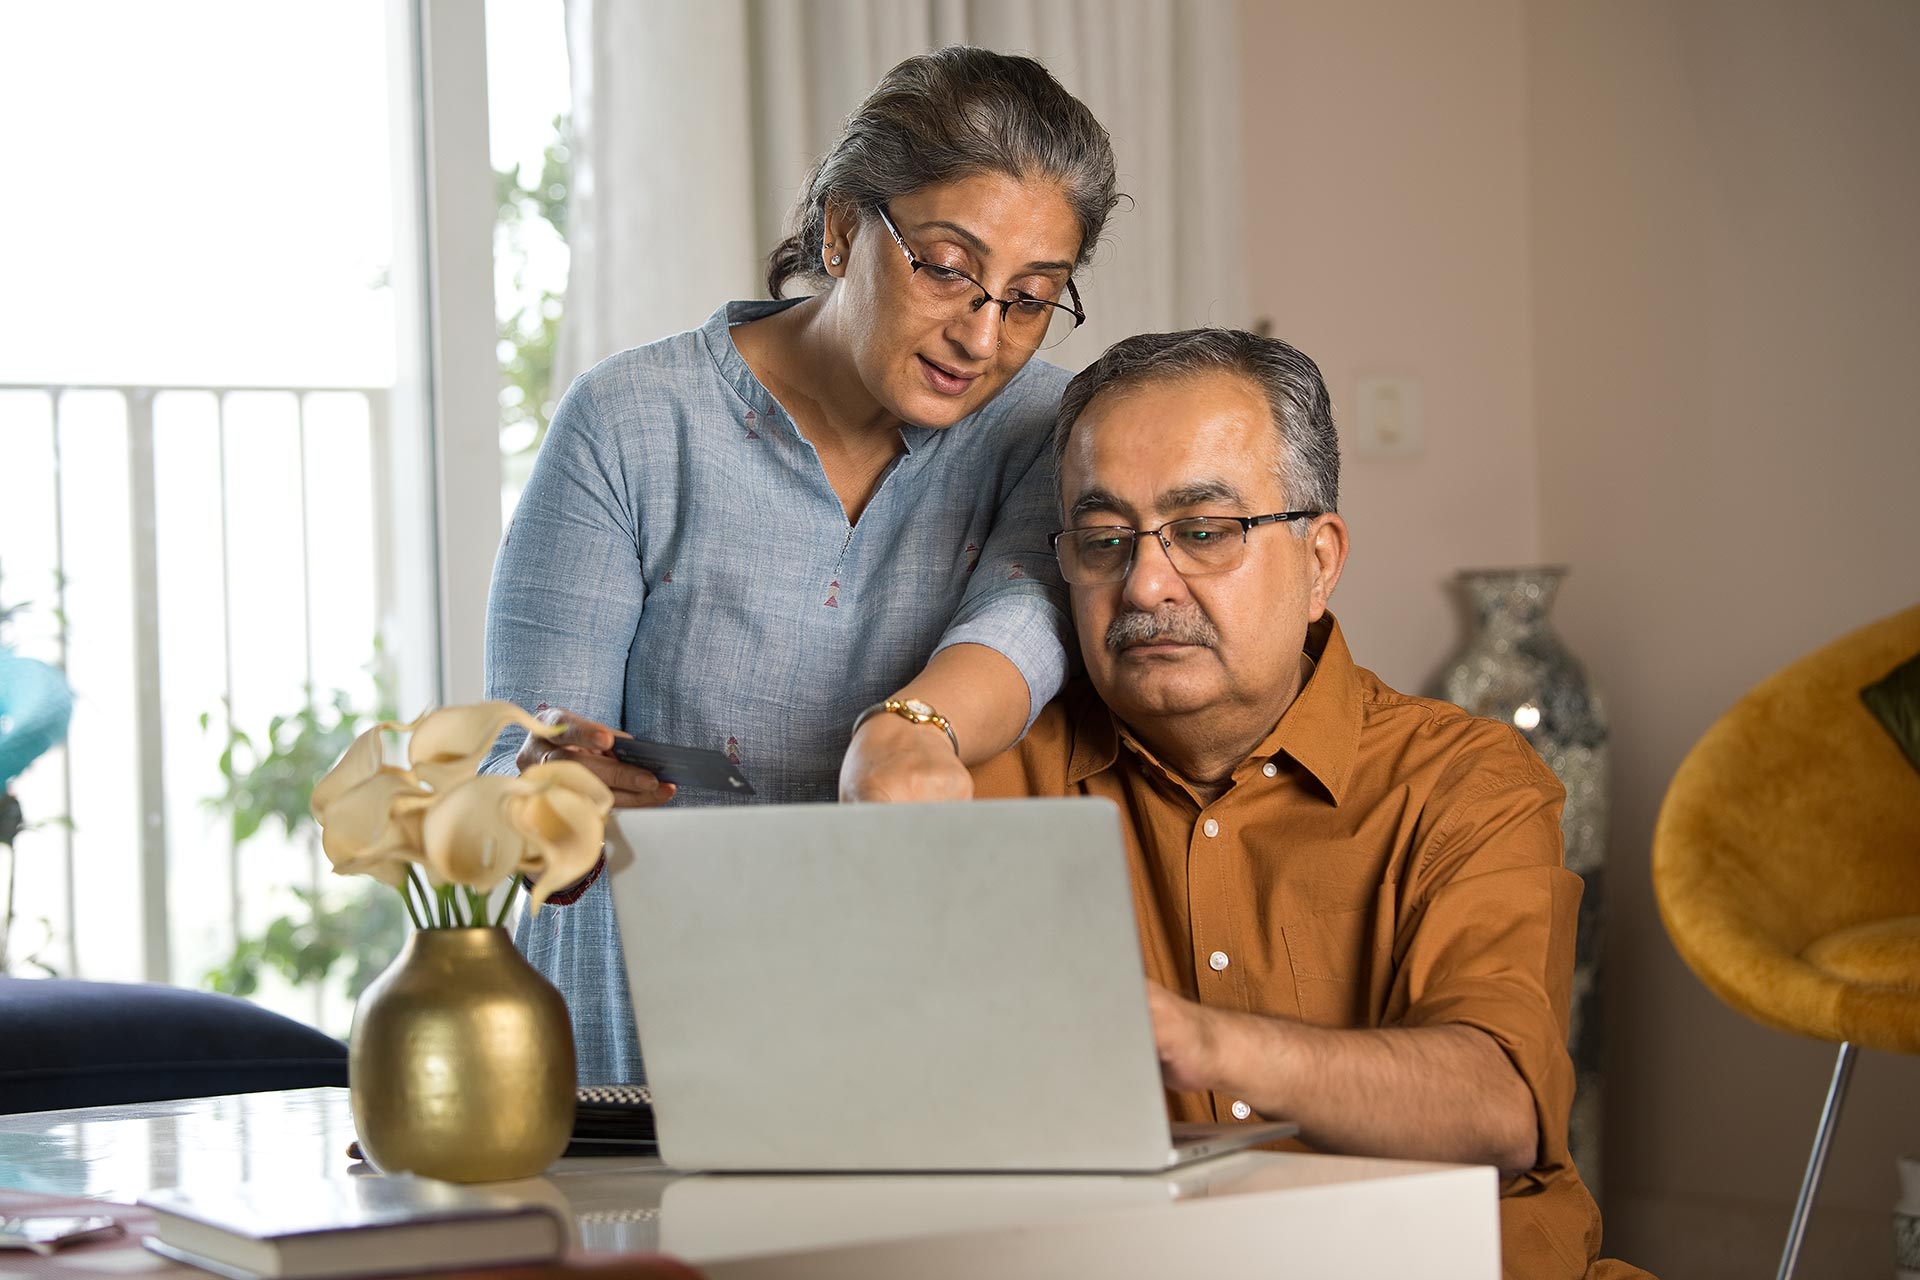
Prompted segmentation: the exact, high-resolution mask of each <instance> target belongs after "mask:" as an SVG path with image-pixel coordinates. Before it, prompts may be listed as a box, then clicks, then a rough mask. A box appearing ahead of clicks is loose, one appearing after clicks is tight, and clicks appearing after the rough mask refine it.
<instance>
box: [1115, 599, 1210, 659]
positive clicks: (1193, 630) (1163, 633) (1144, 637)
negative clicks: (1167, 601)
mask: <svg viewBox="0 0 1920 1280" xmlns="http://www.w3.org/2000/svg"><path fill="white" fill-rule="evenodd" d="M1106 641H1107V648H1108V650H1110V651H1111V652H1113V653H1119V652H1120V651H1121V650H1122V649H1130V648H1132V647H1133V646H1134V645H1137V644H1195V645H1203V646H1205V647H1206V648H1209V649H1213V648H1218V647H1219V644H1220V633H1219V632H1218V631H1216V630H1214V627H1213V624H1212V623H1211V622H1208V621H1207V616H1206V615H1205V614H1203V613H1201V612H1200V610H1199V609H1197V608H1194V607H1191V606H1189V607H1187V608H1184V609H1162V610H1161V611H1160V612H1158V613H1142V612H1140V611H1139V610H1137V609H1136V610H1133V611H1131V612H1128V613H1123V614H1121V615H1120V616H1119V617H1117V618H1115V619H1114V620H1113V621H1112V622H1111V623H1109V624H1108V625H1107V636H1106Z"/></svg>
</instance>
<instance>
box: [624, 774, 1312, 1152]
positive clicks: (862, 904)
mask: <svg viewBox="0 0 1920 1280" xmlns="http://www.w3.org/2000/svg"><path fill="white" fill-rule="evenodd" d="M608 855H609V859H608V861H609V867H610V869H611V886H612V891H613V901H614V909H615V912H616V913H617V915H618V918H619V924H620V937H621V942H622V945H623V946H624V948H625V950H626V963H627V980H628V983H629V985H630V988H631V990H632V994H633V1011H634V1019H635V1022H636V1023H637V1024H638V1026H639V1031H640V1045H641V1051H642V1054H643V1055H644V1057H645V1060H646V1067H647V1078H648V1083H649V1084H650V1085H651V1086H652V1090H653V1102H654V1111H655V1121H656V1125H657V1127H658V1132H659V1137H660V1153H661V1156H662V1157H663V1158H664V1159H665V1160H666V1162H667V1163H668V1164H670V1165H672V1166H673V1167H675V1168H678V1169H708V1170H788V1171H801V1170H806V1171H825V1170H838V1171H916V1172H920V1171H925V1172H931V1171H943V1172H961V1171H967V1172H985V1171H1010V1170H1022V1171H1030V1172H1032V1171H1057V1172H1085V1171H1103V1172H1129V1171H1131V1172H1145V1171H1158V1170H1162V1169H1169V1168H1173V1167H1175V1166H1178V1165H1181V1164H1184V1163H1187V1162H1190V1161H1193V1160H1198V1159H1202V1158H1204V1157H1207V1156H1212V1155H1217V1154H1220V1153H1221V1152H1225V1151H1232V1150H1236V1149H1238V1148H1241V1147H1247V1146H1252V1145H1253V1144H1255V1143H1260V1142H1269V1141H1272V1140H1274V1139H1276V1138H1283V1137H1288V1136H1291V1135H1292V1134H1293V1133H1295V1132H1296V1131H1297V1129H1296V1126H1294V1125H1292V1124H1286V1123H1261V1124H1227V1125H1206V1126H1177V1127H1171V1128H1170V1126H1169V1124H1168V1120H1167V1112H1166V1103H1165V1095H1164V1094H1163V1093H1162V1090H1161V1085H1160V1068H1159V1059H1158V1056H1157V1054H1156V1053H1155V1050H1154V1042H1153V1029H1152V1024H1151V1022H1150V1021H1149V1018H1148V1014H1147V999H1146V988H1145V984H1144V979H1143V976H1142V966H1141V961H1140V945H1139V940H1138V938H1137V936H1136V934H1135V931H1134V930H1135V926H1134V915H1133V901H1132V893H1131V890H1130V888H1129V886H1128V879H1127V864H1126V853H1125V850H1124V848H1123V846H1122V844H1121V836H1120V819H1119V814H1118V812H1117V811H1116V810H1115V809H1114V808H1113V806H1112V805H1110V804H1108V803H1107V802H1106V801H1103V800H1082V799H1075V800H1011V801H991V802H974V803H963V804H901V805H753V806H737V807H736V806H728V807H713V808H694V807H688V808H684V809H671V808H670V809H654V810H642V811H634V812H625V813H622V814H620V815H619V816H618V817H617V819H616V821H615V822H614V824H613V825H612V827H610V828H609V831H608Z"/></svg>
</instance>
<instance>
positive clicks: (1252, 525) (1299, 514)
mask: <svg viewBox="0 0 1920 1280" xmlns="http://www.w3.org/2000/svg"><path fill="white" fill-rule="evenodd" d="M1325 514H1327V513H1326V512H1324V511H1275V512H1273V513H1271V514H1269V515H1264V516H1181V517H1180V518H1179V519H1178V520H1169V521H1167V522H1166V523H1165V524H1163V525H1161V526H1160V527H1159V528H1157V529H1131V528H1128V527H1127V526H1126V525H1123V524H1093V525H1086V526H1084V527H1082V528H1078V529H1060V530H1057V531H1055V532H1054V534H1053V536H1052V537H1050V538H1048V539H1047V545H1048V546H1049V547H1051V548H1053V558H1054V559H1056V560H1059V559H1060V539H1062V538H1064V537H1066V536H1067V535H1068V534H1070V533H1115V534H1119V533H1124V534H1129V535H1131V536H1132V538H1133V542H1132V544H1131V545H1130V546H1128V548H1127V563H1126V566H1125V567H1124V568H1123V569H1121V571H1120V576H1119V577H1117V578H1106V579H1102V580H1100V581H1097V582H1083V583H1079V584H1077V585H1079V586H1105V585H1107V584H1109V583H1114V582H1125V581H1126V580H1127V575H1128V574H1130V573H1132V572H1133V558H1134V557H1135V556H1136V555H1138V554H1140V539H1142V538H1147V537H1151V538H1156V539H1158V540H1159V542H1160V547H1161V549H1162V550H1163V551H1165V552H1166V553H1167V562H1168V563H1169V564H1172V565H1173V569H1174V572H1175V573H1178V574H1179V575H1180V576H1181V577H1183V578H1185V577H1202V578H1203V577H1206V576H1208V575H1209V574H1212V573H1228V572H1231V570H1228V569H1203V570H1201V571H1200V572H1199V573H1190V572H1189V571H1188V570H1186V569H1182V568H1181V567H1180V565H1179V564H1178V562H1176V561H1175V560H1174V558H1173V542H1172V541H1171V540H1170V539H1169V538H1168V537H1167V535H1166V530H1168V529H1171V528H1173V527H1174V526H1175V525H1177V524H1192V523H1194V522H1196V521H1203V520H1213V521H1218V522H1220V523H1222V524H1237V525H1239V526H1240V545H1241V546H1245V545H1246V542H1247V535H1248V534H1250V533H1252V532H1253V531H1254V529H1256V528H1258V527H1259V526H1261V525H1263V524H1287V523H1289V522H1291V521H1294V520H1311V519H1313V518H1314V517H1316V516H1323V515H1325ZM1060 568H1061V574H1062V576H1065V573H1066V562H1065V561H1061V566H1060Z"/></svg>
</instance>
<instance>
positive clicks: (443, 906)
mask: <svg viewBox="0 0 1920 1280" xmlns="http://www.w3.org/2000/svg"><path fill="white" fill-rule="evenodd" d="M436 892H438V894H439V896H440V927H441V928H442V929H458V928H459V927H460V906H459V904H458V903H456V902H455V901H454V900H453V886H452V885H450V884H443V885H441V886H440V887H439V889H438V890H437V891H436Z"/></svg>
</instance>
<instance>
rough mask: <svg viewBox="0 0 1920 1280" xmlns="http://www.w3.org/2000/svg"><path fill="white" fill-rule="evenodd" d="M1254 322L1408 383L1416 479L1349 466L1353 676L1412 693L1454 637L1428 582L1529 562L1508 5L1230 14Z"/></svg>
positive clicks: (1411, 470)
mask: <svg viewBox="0 0 1920 1280" xmlns="http://www.w3.org/2000/svg"><path fill="white" fill-rule="evenodd" d="M1243 12H1244V17H1245V20H1246V42H1245V45H1244V49H1245V63H1244V66H1243V68H1242V72H1241V74H1242V77H1243V80H1242V83H1243V84H1244V86H1245V90H1244V92H1245V94H1246V96H1247V119H1246V123H1245V127H1244V136H1245V139H1246V147H1247V151H1248V156H1247V173H1246V182H1247V206H1248V213H1247V229H1248V237H1249V241H1250V250H1249V254H1250V257H1249V264H1248V265H1249V274H1250V277H1251V295H1252V297H1251V301H1252V305H1253V308H1254V314H1255V315H1259V316H1266V317H1271V319H1272V321H1273V332H1274V335H1275V336H1276V337H1281V338H1285V339H1287V340H1288V341H1289V342H1292V343H1293V344H1294V345H1296V346H1298V347H1299V348H1300V349H1301V350H1302V351H1304V352H1306V353H1307V354H1308V355H1310V356H1312V357H1313V358H1314V359H1315V360H1317V361H1319V363H1320V367H1321V369H1322V371H1323V372H1324V373H1325V374H1326V378H1327V386H1328V388H1329V390H1330V391H1331V392H1332V395H1333V401H1334V415H1335V420H1336V421H1339V422H1341V424H1342V426H1343V428H1344V426H1345V425H1346V424H1345V419H1344V418H1343V416H1342V413H1343V410H1344V409H1345V408H1346V406H1347V405H1348V404H1349V403H1350V402H1351V401H1352V399H1353V394H1354V381H1355V379H1356V378H1358V377H1360V376H1363V375H1366V374H1373V373H1387V374H1399V375H1409V376H1412V377H1414V378H1416V379H1418V380H1419V383H1420V387H1421V395H1422V398H1423V401H1424V410H1425V413H1424V417H1425V435H1426V448H1425V451H1424V452H1423V454H1422V455H1421V456H1420V457H1418V458H1412V459H1392V460H1378V461H1367V460H1363V459H1358V458H1355V457H1353V456H1352V455H1351V453H1349V456H1348V458H1347V460H1346V466H1345V474H1344V475H1343V477H1342V480H1343V483H1342V485H1341V504H1340V506H1341V510H1342V511H1343V512H1344V513H1345V514H1346V516H1347V519H1348V520H1349V522H1350V523H1351V525H1352V528H1353V558H1352V559H1351V560H1350V561H1349V563H1348V566H1347V572H1346V577H1345V579H1344V581H1343V582H1342V584H1341V586H1340V590H1339V594H1338V595H1337V596H1336V598H1335V600H1334V609H1335V611H1336V612H1337V613H1338V614H1339V617H1340V622H1341V626H1342V627H1344V628H1345V629H1346V631H1347V636H1348V639H1349V641H1350V642H1351V643H1352V645H1353V651H1354V655H1355V656H1356V657H1357V658H1358V659H1359V660H1360V662H1362V663H1363V664H1365V665H1366V666H1369V667H1372V668H1373V669H1374V670H1375V671H1378V672H1379V673H1380V674H1381V675H1382V676H1383V677H1384V678H1386V679H1387V680H1388V681H1389V682H1391V683H1393V684H1397V685H1399V686H1400V687H1402V688H1409V689H1414V690H1416V691H1417V690H1419V689H1420V688H1422V687H1423V686H1425V685H1426V684H1427V683H1428V681H1429V680H1430V679H1431V677H1432V676H1433V675H1434V674H1435V673H1436V671H1437V670H1438V669H1439V668H1440V667H1441V665H1442V664H1443V663H1444V662H1445V660H1446V659H1447V657H1448V656H1449V653H1450V651H1451V650H1452V649H1453V648H1454V647H1455V646H1456V644H1457V642H1458V640H1459V639H1461V633H1460V629H1459V625H1458V623H1457V621H1456V618H1455V609H1454V605H1453V603H1452V599H1453V597H1452V596H1451V594H1450V593H1449V591H1448V589H1447V586H1446V584H1447V582H1448V580H1449V579H1450V578H1451V576H1452V575H1453V573H1454V572H1455V571H1457V570H1459V569H1462V568H1466V567H1469V566H1482V567H1485V566H1488V565H1498V564H1513V563H1526V562H1530V561H1532V560H1533V559H1534V558H1535V557H1536V556H1537V554H1538V544H1539V530H1538V512H1537V498H1536V495H1537V484H1536V481H1535V465H1534V440H1533V406H1532V397H1533V390H1532V381H1531V369H1532V358H1531V349H1530V344H1531V338H1530V335H1529V331H1528V323H1527V307H1528V285H1527V269H1528V264H1527V254H1526V242H1527V215H1526V116H1525V112H1524V111H1523V110H1522V106H1523V103H1524V100H1525V90H1526V76H1525V67H1524V62H1523V58H1522V48H1523V43H1524V32H1523V29H1522V25H1521V22H1520V10H1519V7H1518V5H1517V4H1516V3H1512V2H1509V0H1449V2H1448V3H1447V4H1445V5H1435V4H1425V3H1421V2H1420V0H1407V2H1405V3H1394V4H1368V5H1365V6H1356V5H1344V4H1330V3H1324V2H1321V0H1302V2H1298V3H1292V2H1290V3H1284V4H1281V3H1275V4H1261V3H1249V4H1247V5H1246V6H1245V9H1244V11H1243Z"/></svg>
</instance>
